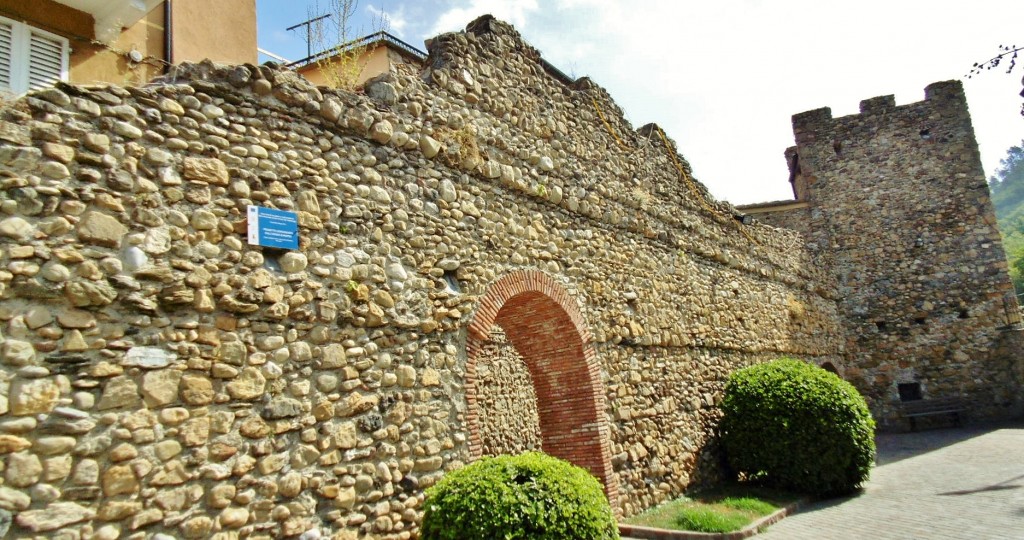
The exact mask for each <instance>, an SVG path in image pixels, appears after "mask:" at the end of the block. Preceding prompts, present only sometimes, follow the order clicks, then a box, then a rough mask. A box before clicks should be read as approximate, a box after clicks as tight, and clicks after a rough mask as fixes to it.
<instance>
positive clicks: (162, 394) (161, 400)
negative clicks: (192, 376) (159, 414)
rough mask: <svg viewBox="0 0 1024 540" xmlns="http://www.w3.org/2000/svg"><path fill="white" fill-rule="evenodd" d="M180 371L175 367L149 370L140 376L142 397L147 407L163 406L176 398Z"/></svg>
mask: <svg viewBox="0 0 1024 540" xmlns="http://www.w3.org/2000/svg"><path fill="white" fill-rule="evenodd" d="M181 376H182V372H181V371H178V370H176V369H160V370H155V371H150V372H148V373H146V374H145V375H143V376H142V386H141V388H140V390H141V391H142V398H143V399H144V400H145V402H146V406H147V407H154V408H155V407H163V406H165V405H170V404H171V403H174V402H175V401H177V400H178V385H179V383H180V382H181Z"/></svg>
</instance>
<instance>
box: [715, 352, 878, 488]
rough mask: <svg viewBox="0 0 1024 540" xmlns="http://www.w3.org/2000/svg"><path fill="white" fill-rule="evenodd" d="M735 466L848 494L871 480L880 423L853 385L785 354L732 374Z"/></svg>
mask: <svg viewBox="0 0 1024 540" xmlns="http://www.w3.org/2000/svg"><path fill="white" fill-rule="evenodd" d="M722 410H723V413H724V416H723V418H722V424H721V428H722V444H723V447H724V449H725V454H726V458H727V460H728V463H729V466H730V467H731V468H732V469H733V471H735V472H736V473H740V474H743V475H745V476H746V477H747V478H750V479H755V480H761V481H763V482H765V483H766V484H767V485H771V486H776V487H780V488H783V489H792V490H796V491H801V492H804V493H810V494H813V495H821V496H834V495H842V494H845V493H849V492H852V491H854V490H856V489H857V487H858V486H860V485H861V484H862V483H863V482H864V481H865V480H867V478H868V474H869V473H870V471H871V465H872V463H873V462H874V459H875V422H874V420H873V419H872V418H871V413H870V412H869V411H868V407H867V404H866V403H865V402H864V398H863V397H861V395H860V394H858V393H857V390H856V389H854V387H853V386H852V385H851V384H850V383H848V382H846V381H844V380H842V379H840V378H839V377H837V376H835V375H834V374H832V373H829V372H827V371H825V370H823V369H821V368H819V367H816V366H812V365H810V364H807V363H805V362H801V361H799V360H792V359H781V360H776V361H774V362H769V363H766V364H759V365H755V366H751V367H748V368H745V369H741V370H739V371H736V372H735V373H733V374H732V376H731V377H730V378H729V382H728V384H727V385H726V387H725V398H724V399H723V401H722Z"/></svg>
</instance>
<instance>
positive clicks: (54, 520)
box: [15, 502, 96, 533]
mask: <svg viewBox="0 0 1024 540" xmlns="http://www.w3.org/2000/svg"><path fill="white" fill-rule="evenodd" d="M95 515H96V513H95V512H94V511H92V510H90V509H88V508H86V507H84V506H80V505H78V504H75V503H71V502H56V503H52V504H50V505H48V506H47V507H46V508H43V509H39V510H26V511H24V512H21V513H19V514H18V516H17V517H16V518H15V522H17V524H18V525H19V526H21V527H25V528H26V529H28V530H30V531H32V532H37V533H38V532H47V531H54V530H57V529H60V528H62V527H67V526H68V525H73V524H75V523H80V522H82V521H86V520H89V519H92V518H93V517H94V516H95Z"/></svg>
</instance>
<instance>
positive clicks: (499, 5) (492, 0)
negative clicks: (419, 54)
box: [428, 0, 539, 36]
mask: <svg viewBox="0 0 1024 540" xmlns="http://www.w3.org/2000/svg"><path fill="white" fill-rule="evenodd" d="M452 4H455V7H451V8H449V9H448V10H447V11H444V12H443V13H441V14H440V15H439V16H438V17H437V19H436V21H435V22H434V25H433V27H431V29H430V31H429V32H428V35H431V36H433V35H437V34H443V33H445V32H455V31H459V30H462V29H463V28H465V27H466V25H467V24H469V23H470V22H472V21H473V19H476V18H477V17H479V16H481V15H486V14H488V13H489V14H491V15H494V16H495V17H497V18H499V19H501V20H503V21H506V22H509V23H512V24H513V25H514V26H515V27H516V28H518V29H519V30H520V31H522V30H523V29H525V28H528V27H529V24H528V19H529V18H530V17H531V16H532V15H534V14H535V13H536V12H537V11H538V10H539V7H538V5H537V0H468V1H465V0H463V1H457V2H452Z"/></svg>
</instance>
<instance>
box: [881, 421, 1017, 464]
mask: <svg viewBox="0 0 1024 540" xmlns="http://www.w3.org/2000/svg"><path fill="white" fill-rule="evenodd" d="M997 429H1024V420H1013V421H1003V422H996V423H978V424H972V425H969V426H966V427H953V428H940V429H931V430H927V431H916V432H909V433H879V434H877V435H876V436H875V445H876V447H877V448H878V456H877V458H876V459H875V466H876V467H877V466H882V465H889V464H890V463H896V462H899V461H902V460H904V459H907V458H912V457H915V456H920V455H922V454H927V453H928V452H934V451H935V450H939V449H941V448H945V447H947V446H952V445H954V444H957V443H961V442H963V441H966V440H969V439H973V438H975V437H979V436H981V435H984V434H986V433H989V432H991V431H995V430H997Z"/></svg>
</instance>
